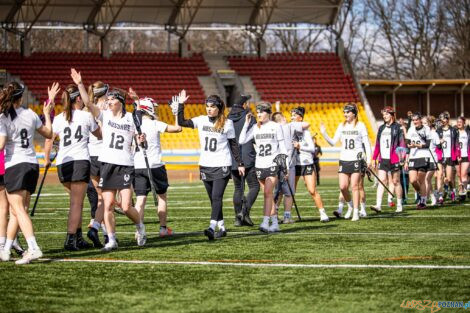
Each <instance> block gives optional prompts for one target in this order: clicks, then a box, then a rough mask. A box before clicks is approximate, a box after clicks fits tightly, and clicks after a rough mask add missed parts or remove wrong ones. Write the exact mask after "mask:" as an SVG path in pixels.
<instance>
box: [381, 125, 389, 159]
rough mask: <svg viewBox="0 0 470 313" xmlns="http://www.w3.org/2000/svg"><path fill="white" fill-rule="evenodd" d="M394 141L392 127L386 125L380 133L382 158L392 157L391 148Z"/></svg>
mask: <svg viewBox="0 0 470 313" xmlns="http://www.w3.org/2000/svg"><path fill="white" fill-rule="evenodd" d="M391 142H392V128H391V127H390V126H385V128H384V129H383V130H382V133H381V134H380V156H381V158H382V159H386V160H389V159H390V149H391Z"/></svg>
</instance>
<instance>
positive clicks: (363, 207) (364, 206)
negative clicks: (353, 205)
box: [361, 202, 366, 211]
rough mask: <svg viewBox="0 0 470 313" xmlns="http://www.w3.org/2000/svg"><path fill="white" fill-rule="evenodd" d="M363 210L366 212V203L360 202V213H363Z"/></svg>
mask: <svg viewBox="0 0 470 313" xmlns="http://www.w3.org/2000/svg"><path fill="white" fill-rule="evenodd" d="M365 210H366V203H365V202H361V211H365Z"/></svg>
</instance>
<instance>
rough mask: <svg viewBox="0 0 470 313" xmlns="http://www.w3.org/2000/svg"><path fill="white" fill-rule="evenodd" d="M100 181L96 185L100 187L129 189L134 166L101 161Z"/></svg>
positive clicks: (132, 178)
mask: <svg viewBox="0 0 470 313" xmlns="http://www.w3.org/2000/svg"><path fill="white" fill-rule="evenodd" d="M100 174H101V175H100V183H99V184H98V187H100V188H101V189H104V190H106V189H111V190H114V189H118V190H121V189H129V188H131V186H132V182H133V181H134V167H133V166H125V165H116V164H110V163H104V162H103V163H102V164H101V169H100Z"/></svg>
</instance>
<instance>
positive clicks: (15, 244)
mask: <svg viewBox="0 0 470 313" xmlns="http://www.w3.org/2000/svg"><path fill="white" fill-rule="evenodd" d="M11 248H12V249H13V250H15V252H16V254H18V256H22V255H23V253H24V249H23V247H21V245H20V242H19V241H18V238H16V240H15V241H13V244H12V245H11Z"/></svg>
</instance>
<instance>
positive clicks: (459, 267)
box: [40, 259, 470, 270]
mask: <svg viewBox="0 0 470 313" xmlns="http://www.w3.org/2000/svg"><path fill="white" fill-rule="evenodd" d="M40 261H47V262H53V263H55V262H58V263H67V262H72V263H73V262H77V263H121V264H151V265H212V266H214V265H215V266H240V267H267V268H270V267H283V268H380V269H444V270H448V269H452V270H470V265H420V264H409V265H389V264H295V263H248V262H247V263H243V262H233V261H231V262H221V261H217V262H210V261H152V260H148V261H144V260H119V259H40Z"/></svg>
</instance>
